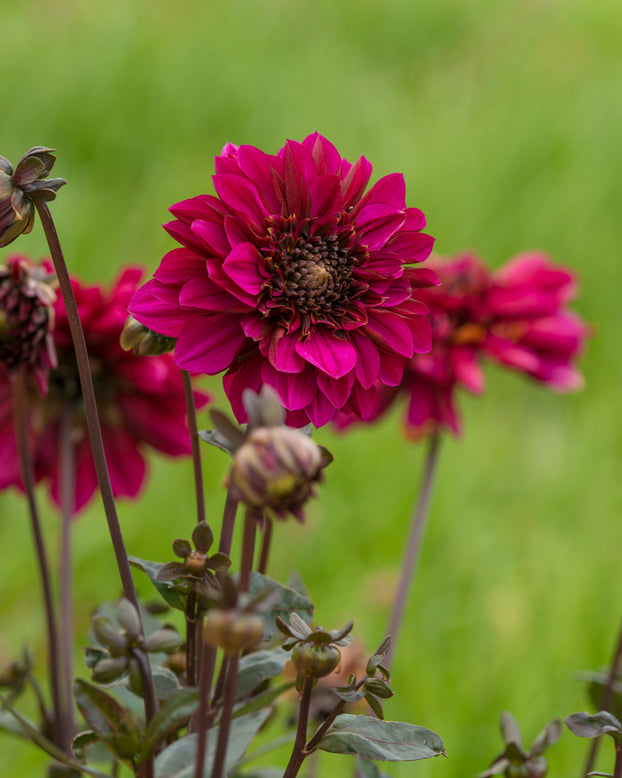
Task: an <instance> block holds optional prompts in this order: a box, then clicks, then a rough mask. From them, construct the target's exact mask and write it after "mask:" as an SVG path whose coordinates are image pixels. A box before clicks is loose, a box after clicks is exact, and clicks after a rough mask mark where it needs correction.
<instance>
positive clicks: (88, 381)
mask: <svg viewBox="0 0 622 778" xmlns="http://www.w3.org/2000/svg"><path fill="white" fill-rule="evenodd" d="M35 207H36V208H37V212H38V214H39V217H40V218H41V224H42V225H43V230H44V232H45V237H46V239H47V243H48V246H49V249H50V254H51V255H52V261H53V262H54V269H55V271H56V276H57V278H58V283H59V286H60V290H61V293H62V295H63V301H64V303H65V309H66V311H67V319H68V321H69V328H70V330H71V337H72V338H73V345H74V348H75V352H76V362H77V365H78V373H79V375H80V386H81V389H82V399H83V402H84V412H85V416H86V424H87V428H88V432H89V438H90V441H91V450H92V452H93V461H94V464H95V471H96V473H97V481H98V483H99V489H100V492H101V497H102V502H103V505H104V511H105V514H106V520H107V522H108V531H109V533H110V539H111V541H112V546H113V549H114V553H115V558H116V562H117V567H118V570H119V575H120V577H121V584H122V586H123V593H124V595H125V597H126V599H128V600H129V601H130V602H131V603H132V604H133V605H134V607H135V608H136V611H137V612H138V614H139V618H140V609H139V606H138V598H137V597H136V589H135V587H134V580H133V578H132V572H131V570H130V563H129V561H128V558H127V552H126V550H125V543H124V542H123V535H122V533H121V527H120V525H119V517H118V516H117V509H116V505H115V502H114V495H113V493H112V485H111V483H110V475H109V473H108V465H107V463H106V455H105V453H104V443H103V440H102V433H101V427H100V425H99V415H98V412H97V403H96V401H95V392H94V389H93V376H92V375H91V366H90V363H89V355H88V352H87V349H86V341H85V339H84V330H83V329H82V322H81V321H80V315H79V313H78V306H77V303H76V298H75V295H74V293H73V289H72V286H71V279H70V278H69V273H68V271H67V265H66V264H65V258H64V256H63V252H62V249H61V246H60V241H59V240H58V235H57V233H56V227H55V226H54V221H53V219H52V214H51V213H50V209H49V208H48V206H47V203H45V202H43V201H41V200H36V201H35ZM145 673H146V683H145V717H146V719H147V722H149V720H150V719H149V712H150V711H149V710H148V709H149V708H150V703H149V702H148V698H149V699H150V700H155V689H154V686H153V677H152V674H151V666H150V665H149V663H148V662H147V666H146V668H145Z"/></svg>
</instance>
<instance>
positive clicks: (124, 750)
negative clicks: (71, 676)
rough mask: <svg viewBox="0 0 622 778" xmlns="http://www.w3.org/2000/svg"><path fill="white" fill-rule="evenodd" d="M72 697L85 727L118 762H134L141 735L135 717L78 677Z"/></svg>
mask: <svg viewBox="0 0 622 778" xmlns="http://www.w3.org/2000/svg"><path fill="white" fill-rule="evenodd" d="M73 688H74V696H75V698H76V704H77V706H78V708H79V709H80V713H81V714H82V715H83V716H84V718H85V720H86V722H87V724H88V725H89V726H90V727H91V729H92V730H93V731H94V732H95V733H97V735H99V737H100V738H101V739H102V740H103V741H104V743H106V745H107V746H108V748H110V750H111V751H112V752H113V754H115V755H116V756H118V757H119V758H120V759H129V760H132V761H134V760H135V757H136V756H137V754H138V752H139V751H140V747H141V743H142V735H141V733H140V728H139V724H138V721H137V719H136V717H135V716H134V715H133V714H132V713H131V712H130V711H128V710H126V709H125V708H124V707H122V706H121V705H120V704H119V703H118V702H117V701H116V700H115V699H114V697H111V696H110V695H109V694H107V693H106V692H105V691H103V690H102V689H99V688H97V687H96V686H93V685H92V684H90V683H87V682H86V681H83V680H82V679H81V678H78V679H77V680H76V681H75V683H74V687H73Z"/></svg>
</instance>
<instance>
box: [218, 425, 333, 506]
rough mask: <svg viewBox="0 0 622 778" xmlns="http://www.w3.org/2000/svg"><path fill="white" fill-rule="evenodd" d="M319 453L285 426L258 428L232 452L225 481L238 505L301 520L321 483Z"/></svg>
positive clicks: (314, 446) (312, 444)
mask: <svg viewBox="0 0 622 778" xmlns="http://www.w3.org/2000/svg"><path fill="white" fill-rule="evenodd" d="M322 465H323V459H322V452H321V449H320V448H319V446H317V445H316V444H315V443H314V442H313V441H312V440H311V438H310V437H308V435H305V434H304V433H303V432H300V431H298V430H294V429H290V428H289V427H259V428H257V429H254V430H252V431H251V432H250V434H249V435H248V437H247V439H246V440H245V442H244V443H243V444H242V445H241V446H240V447H239V448H238V450H237V451H236V452H235V456H234V460H233V466H232V468H231V471H230V474H229V479H230V483H231V486H232V487H233V491H234V494H235V496H236V497H237V498H238V499H239V501H240V502H242V503H244V504H245V505H248V506H250V507H255V508H263V509H265V510H269V511H271V512H272V513H274V514H276V515H277V516H279V517H281V518H284V517H285V516H286V515H287V514H288V513H293V514H294V515H295V516H296V517H297V518H298V519H300V520H303V518H304V514H303V506H304V504H305V502H306V501H307V500H308V499H309V497H311V496H312V495H314V494H315V492H314V486H315V484H316V483H318V482H319V481H320V480H321V477H322V474H321V470H322Z"/></svg>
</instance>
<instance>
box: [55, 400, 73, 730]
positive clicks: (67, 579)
mask: <svg viewBox="0 0 622 778" xmlns="http://www.w3.org/2000/svg"><path fill="white" fill-rule="evenodd" d="M71 421H72V419H71V408H70V407H68V406H67V407H65V408H63V413H62V417H61V422H60V472H61V479H60V500H61V533H60V550H59V569H60V651H61V664H62V678H63V686H64V690H63V695H64V700H63V702H64V705H65V711H64V713H65V717H66V721H65V726H66V728H67V731H68V732H69V734H70V736H71V735H72V734H73V732H74V730H75V723H74V716H73V692H72V689H73V662H72V659H73V639H72V638H73V595H72V592H73V581H72V569H71V568H72V560H71V517H72V515H73V511H74V507H75V505H74V503H75V489H76V458H75V448H74V444H73V441H72V440H71Z"/></svg>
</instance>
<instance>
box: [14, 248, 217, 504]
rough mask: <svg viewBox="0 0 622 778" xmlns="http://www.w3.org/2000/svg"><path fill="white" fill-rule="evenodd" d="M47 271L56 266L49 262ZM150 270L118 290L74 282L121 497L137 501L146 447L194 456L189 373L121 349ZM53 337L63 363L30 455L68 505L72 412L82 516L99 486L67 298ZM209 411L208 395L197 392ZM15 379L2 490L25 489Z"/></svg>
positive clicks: (42, 406) (35, 417)
mask: <svg viewBox="0 0 622 778" xmlns="http://www.w3.org/2000/svg"><path fill="white" fill-rule="evenodd" d="M44 267H45V268H46V269H47V270H50V269H51V264H49V263H44ZM143 272H144V271H143V269H142V268H138V267H128V268H126V269H125V270H123V271H122V272H121V274H120V275H119V277H118V278H117V280H116V281H115V282H114V284H113V286H112V288H111V289H110V291H105V290H104V289H102V288H101V286H88V285H86V284H84V283H82V282H81V281H79V280H77V279H72V286H73V290H74V293H75V296H76V300H77V303H78V309H79V311H80V318H81V320H82V326H83V328H84V334H85V338H86V343H87V347H88V351H89V356H90V362H91V370H92V373H93V383H94V386H95V396H96V399H97V406H98V410H99V416H100V422H101V427H102V436H103V441H104V449H105V452H106V458H107V462H108V468H109V470H110V479H111V483H112V490H113V493H114V494H115V496H124V497H135V496H136V495H137V494H138V492H139V490H140V488H141V486H142V485H143V483H144V481H145V477H146V468H147V466H146V462H145V459H144V449H145V446H151V447H152V448H155V449H157V450H158V451H161V452H163V453H165V454H169V455H170V456H180V455H182V454H189V453H190V436H189V434H188V430H187V427H186V424H185V411H186V406H185V400H184V391H183V385H182V379H181V375H180V373H179V370H178V369H177V368H176V367H175V366H174V364H173V360H172V357H171V356H170V355H169V354H163V355H162V356H158V357H137V356H135V355H134V354H132V353H131V352H126V351H124V350H123V349H122V348H121V345H120V343H119V338H120V335H121V331H122V329H123V325H124V323H125V320H126V318H127V304H128V302H129V300H130V298H131V297H132V295H133V294H134V292H135V291H136V288H137V286H138V283H139V281H140V278H141V276H142V275H143ZM54 313H55V318H56V325H55V328H54V331H53V338H54V344H55V347H56V353H57V358H58V363H57V366H56V367H54V368H52V370H51V371H50V374H49V389H48V393H47V395H46V396H44V397H42V396H40V394H39V392H37V391H35V390H34V387H33V391H32V392H31V393H30V395H29V418H28V427H29V438H30V449H31V453H32V458H33V464H34V469H35V478H36V480H37V481H41V480H45V481H47V482H48V484H49V488H50V495H51V497H52V500H53V502H54V503H55V504H56V505H59V504H60V461H59V447H60V430H61V419H62V417H63V415H64V413H65V411H69V413H70V414H71V439H72V441H73V443H74V447H75V461H76V478H75V501H74V507H75V511H76V512H77V511H79V510H80V509H81V508H83V507H84V506H85V505H86V504H87V502H88V501H89V500H90V499H91V497H92V496H93V494H94V492H95V489H96V487H97V476H96V473H95V467H94V464H93V458H92V454H91V447H90V443H89V436H88V432H87V427H86V419H85V416H84V410H83V404H82V394H81V390H80V381H79V377H78V368H77V363H76V359H75V355H74V350H73V343H72V339H71V332H70V329H69V322H68V319H67V313H66V311H65V306H64V304H63V301H62V298H61V297H60V295H59V296H58V298H57V300H56V302H55V303H54ZM195 401H196V403H197V406H198V407H202V406H203V405H205V403H206V402H207V401H208V397H207V395H205V394H204V393H202V392H198V391H197V392H195ZM13 425H14V421H13V400H12V391H11V384H10V381H9V379H8V377H0V489H3V488H5V487H7V486H17V487H19V488H22V480H21V475H20V469H19V457H18V454H17V442H16V439H15V432H14V427H13Z"/></svg>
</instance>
